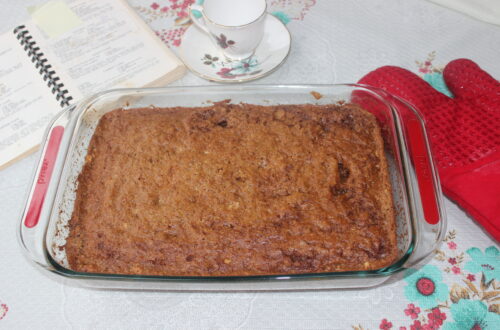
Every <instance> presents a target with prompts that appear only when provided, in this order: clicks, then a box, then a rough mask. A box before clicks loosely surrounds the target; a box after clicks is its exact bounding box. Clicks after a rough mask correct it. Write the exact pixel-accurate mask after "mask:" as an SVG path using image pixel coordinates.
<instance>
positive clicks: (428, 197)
mask: <svg viewBox="0 0 500 330" xmlns="http://www.w3.org/2000/svg"><path fill="white" fill-rule="evenodd" d="M406 129H407V134H408V137H409V140H410V145H409V147H410V153H411V159H412V160H413V166H414V167H415V172H416V174H417V181H418V189H419V190H420V199H421V201H422V207H423V209H424V218H425V221H427V223H429V224H431V225H435V224H437V223H438V222H439V210H438V207H437V203H436V191H435V189H434V182H433V180H432V174H431V173H432V171H431V164H430V159H429V156H428V154H427V145H426V143H425V139H424V133H423V129H422V126H421V125H420V123H419V122H418V121H417V120H414V119H410V120H408V121H407V122H406Z"/></svg>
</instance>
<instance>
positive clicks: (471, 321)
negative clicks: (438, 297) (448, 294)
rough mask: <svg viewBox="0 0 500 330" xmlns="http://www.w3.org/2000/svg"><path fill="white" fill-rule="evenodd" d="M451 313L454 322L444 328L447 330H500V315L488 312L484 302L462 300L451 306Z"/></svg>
mask: <svg viewBox="0 0 500 330" xmlns="http://www.w3.org/2000/svg"><path fill="white" fill-rule="evenodd" d="M450 311H451V316H452V318H453V320H454V322H448V323H446V324H445V325H444V327H443V329H445V330H461V329H473V330H480V329H481V330H486V329H499V328H500V315H498V314H495V313H492V312H490V311H488V307H487V306H486V304H485V303H483V302H482V301H478V300H470V299H461V300H460V301H459V302H458V303H456V304H453V305H451V308H450Z"/></svg>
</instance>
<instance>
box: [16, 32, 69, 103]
mask: <svg viewBox="0 0 500 330" xmlns="http://www.w3.org/2000/svg"><path fill="white" fill-rule="evenodd" d="M14 34H15V35H16V37H17V39H18V40H19V42H20V44H21V46H24V50H25V51H26V52H27V53H28V56H29V57H30V58H31V62H33V63H34V64H35V67H36V68H37V69H39V71H38V72H39V73H40V75H42V76H43V80H44V81H46V82H47V86H48V87H49V88H52V90H51V91H52V94H54V95H55V97H56V100H57V101H60V105H61V107H65V106H67V105H69V102H70V101H71V100H72V99H73V97H71V96H70V95H68V93H69V92H68V90H67V89H65V88H64V84H63V83H62V82H61V81H60V78H59V77H58V76H57V75H56V72H55V71H54V69H53V68H52V65H50V64H48V63H47V59H46V58H45V57H44V54H43V52H42V51H41V50H40V47H38V46H37V44H36V41H34V40H33V37H32V36H31V35H30V33H29V31H28V30H27V29H26V26H24V25H20V26H18V27H16V28H15V29H14Z"/></svg>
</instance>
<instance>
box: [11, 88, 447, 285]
mask: <svg viewBox="0 0 500 330" xmlns="http://www.w3.org/2000/svg"><path fill="white" fill-rule="evenodd" d="M311 92H316V93H311ZM317 93H319V94H320V95H321V98H319V99H318V98H317V96H318V94H317ZM315 96H316V97H315ZM227 99H230V100H231V102H232V103H239V102H245V103H250V104H260V105H277V104H282V105H283V104H332V103H337V102H339V101H344V102H353V103H358V104H360V105H361V106H362V107H364V108H365V109H367V110H369V111H371V112H372V113H374V114H375V116H376V117H377V119H378V121H379V124H380V125H381V127H382V134H383V137H384V148H385V153H386V156H387V158H388V162H389V171H390V177H391V184H392V194H393V197H394V203H395V208H396V218H397V219H396V220H397V240H398V251H399V254H398V259H397V261H396V262H395V263H394V264H392V265H390V266H388V267H385V268H383V269H378V270H374V271H354V272H337V273H320V274H300V275H297V274H285V275H279V276H232V277H172V276H132V275H120V274H115V275H113V274H95V273H79V272H74V271H72V270H71V269H70V268H69V266H68V263H67V261H66V258H65V253H64V244H65V238H66V237H67V235H68V233H69V229H68V226H67V225H68V221H69V219H70V217H71V213H72V210H73V203H74V199H75V191H76V188H77V187H76V180H77V177H78V174H79V173H80V171H81V169H82V166H83V164H84V159H85V156H86V152H87V147H88V144H89V142H90V138H91V137H92V134H93V132H94V129H95V127H96V125H97V123H98V121H99V119H100V118H101V117H102V116H103V115H104V114H105V113H107V112H109V111H112V110H114V109H116V108H119V107H123V108H124V109H131V108H138V107H148V106H156V107H173V106H183V107H193V106H209V105H211V104H212V103H213V102H217V101H222V100H227ZM445 226H446V220H445V216H444V212H443V207H442V201H441V191H440V187H439V181H438V177H437V175H436V171H435V168H434V165H433V161H432V157H431V154H430V151H429V144H428V141H427V138H426V134H425V128H424V123H423V121H422V119H421V118H420V117H419V116H418V114H417V112H416V111H415V110H414V109H413V108H412V107H411V106H410V105H408V104H407V103H405V102H404V101H402V100H400V99H397V98H395V97H393V96H391V95H389V94H387V93H385V92H383V91H381V90H377V89H374V88H371V87H368V86H360V85H293V86H292V85H288V86H287V85H278V86H259V85H252V86H234V87H228V86H200V87H168V88H147V89H120V90H111V91H106V92H102V93H99V94H96V95H94V96H92V97H90V98H88V99H86V100H84V101H82V102H80V103H79V104H77V105H75V106H71V107H69V108H67V109H65V110H64V111H63V112H61V113H60V114H59V115H58V116H56V118H54V120H53V122H52V124H51V125H50V126H49V128H48V130H47V133H46V137H45V142H44V145H43V148H42V153H41V157H40V161H39V163H38V167H37V169H36V171H35V173H34V177H33V185H32V188H31V190H30V192H29V195H28V198H27V201H26V206H25V210H24V213H23V216H22V218H21V219H20V223H19V231H18V238H19V242H20V245H21V247H22V249H23V251H24V252H25V255H26V256H27V257H28V258H29V259H31V260H32V261H33V262H34V263H36V264H37V265H39V266H40V267H41V268H43V269H44V270H47V271H48V272H49V273H52V274H54V275H55V276H56V277H57V278H62V277H64V278H66V280H67V281H70V282H72V283H74V284H78V285H82V286H87V287H94V288H112V289H143V290H150V289H160V290H292V289H328V288H355V287H369V286H374V285H377V284H380V283H382V282H384V281H385V280H387V279H388V278H389V277H390V276H391V275H392V274H394V273H396V272H398V271H401V270H403V269H406V268H408V267H416V266H418V265H419V264H422V263H423V262H424V261H425V259H426V258H427V257H429V256H430V255H431V254H432V252H433V251H434V250H435V249H436V247H437V246H438V245H439V244H440V242H441V240H442V238H443V234H444V232H445Z"/></svg>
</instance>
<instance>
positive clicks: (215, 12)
mask: <svg viewBox="0 0 500 330" xmlns="http://www.w3.org/2000/svg"><path fill="white" fill-rule="evenodd" d="M266 6H267V4H266V0H205V1H204V2H203V4H201V5H196V4H193V5H191V8H190V10H189V15H190V16H191V20H192V21H193V23H194V24H196V26H198V27H199V28H200V29H202V30H203V31H204V32H205V33H207V34H208V35H209V36H210V37H211V39H212V41H213V42H214V43H215V45H216V46H217V47H218V48H219V49H220V50H221V51H222V53H223V54H224V55H225V56H226V57H228V58H230V59H235V60H242V59H246V58H248V57H250V56H252V55H253V53H254V51H255V49H256V48H257V46H258V45H259V43H260V41H261V40H262V37H263V35H264V23H265V18H266ZM194 11H198V12H199V13H201V17H199V18H197V16H200V15H199V14H198V15H195V13H194Z"/></svg>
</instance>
